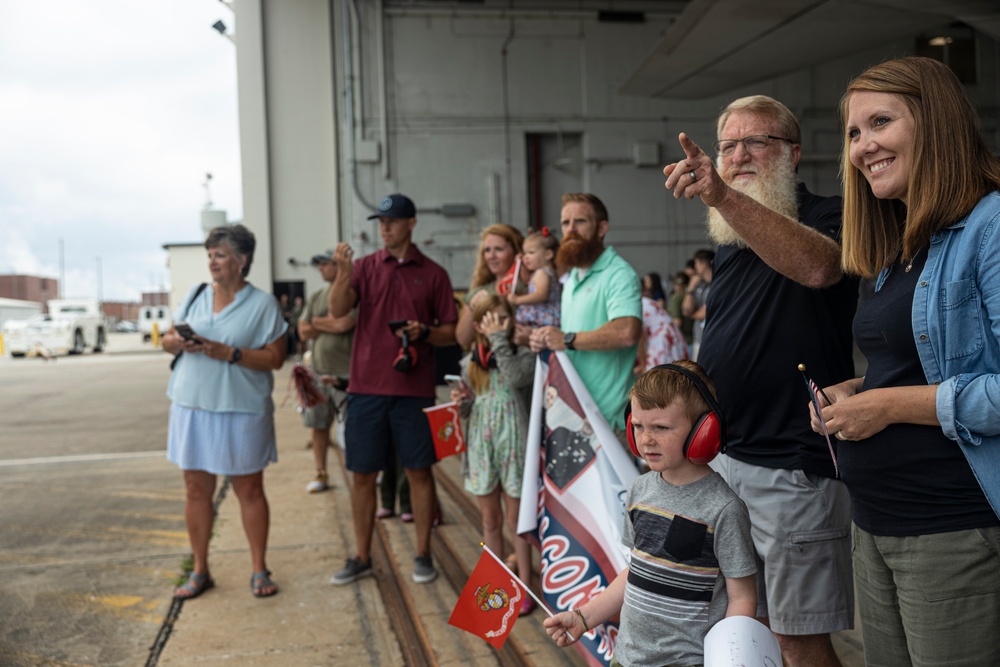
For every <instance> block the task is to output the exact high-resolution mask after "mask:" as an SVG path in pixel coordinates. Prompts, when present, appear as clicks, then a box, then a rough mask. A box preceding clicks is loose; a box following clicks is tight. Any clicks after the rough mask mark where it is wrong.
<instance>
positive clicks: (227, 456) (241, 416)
mask: <svg viewBox="0 0 1000 667" xmlns="http://www.w3.org/2000/svg"><path fill="white" fill-rule="evenodd" d="M167 459H168V460H169V461H171V462H172V463H175V464H177V466H178V467H180V469H181V470H204V471H205V472H209V473H212V474H213V475H250V474H253V473H256V472H260V471H261V470H263V469H264V468H266V467H267V466H268V464H270V463H276V462H277V461H278V447H277V443H276V441H275V437H274V415H273V414H272V413H270V412H268V413H266V414H262V415H258V414H253V413H249V412H209V411H207V410H193V409H191V408H185V407H184V406H181V405H176V404H172V405H171V406H170V423H169V428H168V432H167Z"/></svg>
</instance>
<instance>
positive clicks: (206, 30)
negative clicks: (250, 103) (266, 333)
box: [0, 0, 242, 300]
mask: <svg viewBox="0 0 1000 667" xmlns="http://www.w3.org/2000/svg"><path fill="white" fill-rule="evenodd" d="M220 18H221V19H222V20H223V21H224V22H225V23H226V24H227V25H229V26H233V25H234V24H235V18H234V17H233V14H232V12H230V11H229V10H228V9H227V8H226V7H225V6H224V5H222V4H220V3H218V2H214V1H213V0H171V1H170V2H162V1H152V0H89V1H88V2H79V0H47V1H46V2H44V3H33V2H31V3H26V2H19V1H17V0H0V109H3V116H2V117H3V119H4V121H3V122H4V129H5V131H4V140H3V142H0V273H8V272H17V273H38V274H40V275H46V276H47V277H59V274H60V258H59V241H60V239H62V241H63V246H64V248H65V252H64V261H63V265H64V267H65V269H64V270H65V274H66V285H65V286H64V290H63V291H64V294H66V295H69V296H97V292H98V276H97V273H98V271H97V267H98V264H100V266H101V274H102V280H101V281H100V282H101V285H102V289H101V291H102V292H103V296H104V298H106V299H129V300H131V299H138V297H139V293H140V290H142V289H145V288H147V287H150V286H152V285H156V284H162V283H165V282H166V280H167V275H168V273H167V268H166V253H165V251H163V250H162V245H163V244H164V243H169V242H186V241H197V240H199V239H200V228H199V213H200V211H201V208H202V206H203V204H204V202H205V191H204V189H203V187H202V183H203V182H204V180H205V174H206V173H207V172H211V173H212V175H213V179H212V181H211V195H212V201H213V202H214V204H215V207H217V208H223V209H226V210H227V212H228V217H229V218H230V219H231V220H232V219H239V218H241V217H242V195H241V190H240V172H239V169H240V164H239V134H238V127H237V110H236V104H237V100H236V50H235V47H234V46H233V44H232V43H230V42H229V41H228V40H226V39H224V38H222V37H221V36H220V35H219V34H218V33H217V32H216V31H215V30H213V29H212V28H211V25H212V23H214V22H215V21H216V20H218V19H220ZM98 258H100V260H98Z"/></svg>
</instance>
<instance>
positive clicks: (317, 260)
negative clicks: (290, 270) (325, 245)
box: [310, 250, 333, 266]
mask: <svg viewBox="0 0 1000 667" xmlns="http://www.w3.org/2000/svg"><path fill="white" fill-rule="evenodd" d="M332 261H333V251H332V250H327V251H326V252H323V253H320V254H318V255H313V256H312V260H311V261H310V263H311V264H312V265H313V266H319V265H320V264H326V263H327V262H332Z"/></svg>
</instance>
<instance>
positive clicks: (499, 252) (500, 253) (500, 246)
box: [455, 224, 524, 346]
mask: <svg viewBox="0 0 1000 667" xmlns="http://www.w3.org/2000/svg"><path fill="white" fill-rule="evenodd" d="M523 243H524V236H522V235H521V232H519V231H517V230H516V229H514V228H513V227H511V226H510V225H504V224H500V225H490V226H489V227H487V228H486V229H484V230H483V231H482V233H481V234H480V235H479V253H478V255H477V257H476V267H475V268H474V269H473V271H472V279H471V280H470V281H469V293H468V294H466V296H465V303H466V305H467V307H466V308H463V309H462V314H461V316H460V317H459V319H458V325H457V327H456V328H455V338H456V339H457V340H458V343H459V345H463V346H465V345H468V344H469V343H471V342H472V341H473V339H474V337H475V331H474V330H473V328H472V306H474V305H475V303H476V299H478V298H481V297H479V296H478V295H479V294H496V292H497V287H496V286H497V281H498V280H499V279H500V278H502V277H503V276H504V275H506V273H507V272H508V271H510V268H511V267H512V266H514V262H515V261H516V260H517V256H518V254H520V252H521V245H522V244H523Z"/></svg>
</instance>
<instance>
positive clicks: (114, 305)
mask: <svg viewBox="0 0 1000 667" xmlns="http://www.w3.org/2000/svg"><path fill="white" fill-rule="evenodd" d="M164 294H165V293H164ZM143 296H145V295H143ZM143 303H145V301H143ZM164 303H166V301H164ZM140 307H141V304H139V303H137V302H135V301H105V302H103V303H102V304H101V312H103V313H104V316H105V317H106V318H108V322H110V323H111V324H117V323H118V322H121V321H122V320H128V321H129V322H135V321H136V320H138V319H139V309H140Z"/></svg>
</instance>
